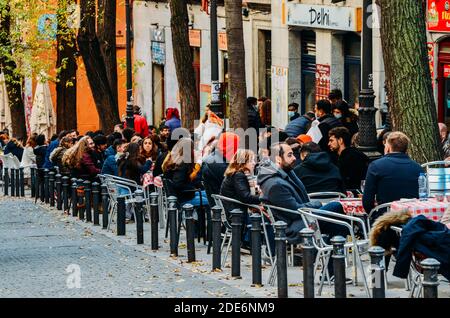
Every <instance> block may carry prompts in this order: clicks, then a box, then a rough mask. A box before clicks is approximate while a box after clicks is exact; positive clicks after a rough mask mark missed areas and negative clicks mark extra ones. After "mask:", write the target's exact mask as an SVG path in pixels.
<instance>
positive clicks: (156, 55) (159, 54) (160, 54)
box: [152, 41, 166, 65]
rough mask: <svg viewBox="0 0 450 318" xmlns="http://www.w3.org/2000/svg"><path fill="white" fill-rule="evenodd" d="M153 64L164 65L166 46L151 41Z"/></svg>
mask: <svg viewBox="0 0 450 318" xmlns="http://www.w3.org/2000/svg"><path fill="white" fill-rule="evenodd" d="M152 62H153V64H158V65H164V64H165V63H166V44H165V43H161V42H154V41H152Z"/></svg>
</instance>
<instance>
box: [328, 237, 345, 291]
mask: <svg viewBox="0 0 450 318" xmlns="http://www.w3.org/2000/svg"><path fill="white" fill-rule="evenodd" d="M331 244H333V256H332V258H333V269H334V293H335V298H346V297H347V286H346V283H345V254H344V244H345V238H343V237H342V236H334V237H333V238H332V239H331Z"/></svg>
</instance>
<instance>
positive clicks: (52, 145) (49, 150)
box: [43, 139, 59, 169]
mask: <svg viewBox="0 0 450 318" xmlns="http://www.w3.org/2000/svg"><path fill="white" fill-rule="evenodd" d="M58 147H59V139H55V140H53V141H52V142H51V143H50V145H48V148H47V152H46V153H45V161H44V166H43V168H44V169H53V167H54V164H53V163H52V162H51V161H50V154H51V153H52V152H53V150H55V149H56V148H58Z"/></svg>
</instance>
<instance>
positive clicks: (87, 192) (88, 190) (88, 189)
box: [84, 180, 92, 222]
mask: <svg viewBox="0 0 450 318" xmlns="http://www.w3.org/2000/svg"><path fill="white" fill-rule="evenodd" d="M84 202H85V207H86V208H85V213H86V222H92V204H91V182H90V181H88V180H86V181H84Z"/></svg>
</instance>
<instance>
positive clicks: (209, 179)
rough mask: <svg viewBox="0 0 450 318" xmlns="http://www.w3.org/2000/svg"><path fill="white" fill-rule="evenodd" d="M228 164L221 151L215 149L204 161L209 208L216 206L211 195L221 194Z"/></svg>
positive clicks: (204, 177)
mask: <svg viewBox="0 0 450 318" xmlns="http://www.w3.org/2000/svg"><path fill="white" fill-rule="evenodd" d="M227 167H228V163H227V161H226V159H225V158H224V156H223V154H222V152H220V150H219V149H217V148H216V149H215V150H214V151H213V152H212V153H211V154H210V155H209V156H207V157H205V158H204V159H203V163H202V179H203V184H204V186H205V192H206V196H207V197H208V202H209V206H211V207H212V206H215V205H216V204H215V201H214V199H213V198H212V197H211V194H219V193H220V187H221V186H222V182H223V179H224V178H225V176H224V174H225V170H227Z"/></svg>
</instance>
